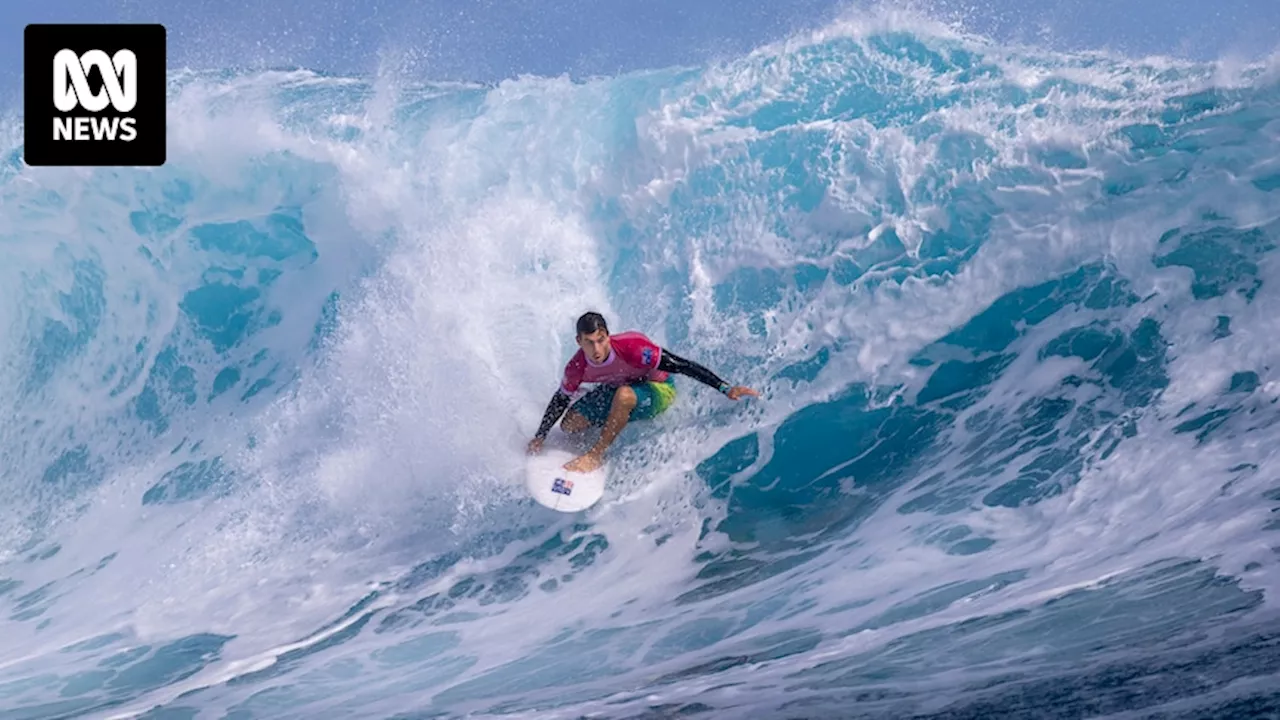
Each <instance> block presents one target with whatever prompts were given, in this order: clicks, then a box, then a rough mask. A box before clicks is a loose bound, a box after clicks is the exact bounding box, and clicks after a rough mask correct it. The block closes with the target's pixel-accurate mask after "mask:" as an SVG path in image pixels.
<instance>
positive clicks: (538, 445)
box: [527, 437, 542, 455]
mask: <svg viewBox="0 0 1280 720" xmlns="http://www.w3.org/2000/svg"><path fill="white" fill-rule="evenodd" d="M527 452H528V453H529V454H530V455H537V454H538V453H540V452H542V438H538V437H536V438H534V439H532V440H530V441H529V447H528V450H527Z"/></svg>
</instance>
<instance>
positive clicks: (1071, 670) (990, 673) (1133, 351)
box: [0, 19, 1280, 719]
mask: <svg viewBox="0 0 1280 720" xmlns="http://www.w3.org/2000/svg"><path fill="white" fill-rule="evenodd" d="M169 107H170V116H169V123H170V138H169V162H168V164H167V165H166V166H164V167H163V168H157V169H97V170H90V169H74V168H34V169H33V168H26V167H25V166H24V165H23V164H22V163H21V147H18V146H16V145H15V144H14V142H15V141H13V140H11V141H10V143H9V145H8V149H7V150H6V160H5V162H4V164H3V166H0V208H3V212H0V254H2V259H3V262H0V327H2V328H3V332H4V334H3V350H4V353H3V356H2V357H3V362H2V363H0V389H2V390H0V399H2V400H3V403H4V405H3V408H2V409H3V413H4V416H5V418H6V421H5V422H4V423H3V424H0V453H2V454H3V468H4V471H3V475H2V476H0V478H2V479H0V497H3V499H4V510H3V511H2V512H0V634H2V636H3V638H4V641H3V642H4V652H3V653H2V654H0V716H2V717H5V718H10V717H12V718H45V717H73V716H92V717H146V718H194V717H213V718H223V717H226V718H283V717H298V718H313V717H378V718H406V719H407V718H435V717H440V718H448V717H463V716H466V717H506V718H533V717H538V718H579V717H591V718H596V717H600V718H605V717H608V718H614V717H616V718H668V717H716V718H720V717H731V718H797V717H802V718H830V717H903V716H922V717H947V718H967V717H975V718H977V717H991V716H1000V717H1046V716H1047V717H1071V718H1079V717H1103V716H1116V717H1146V716H1153V715H1154V716H1159V717H1223V716H1228V715H1233V714H1234V715H1248V714H1250V713H1254V714H1258V713H1264V712H1270V713H1275V712H1277V711H1278V710H1280V692H1277V689H1276V688H1277V687H1280V684H1278V682H1280V677H1278V674H1280V652H1277V651H1276V638H1277V636H1278V635H1277V633H1280V623H1278V622H1277V615H1276V604H1275V597H1276V593H1277V591H1280V572H1278V571H1277V561H1278V560H1280V557H1278V553H1280V536H1278V535H1277V530H1280V520H1277V519H1276V518H1277V515H1276V513H1277V512H1280V481H1277V480H1276V477H1277V470H1280V458H1278V457H1277V448H1278V447H1280V426H1278V425H1277V423H1278V422H1280V404H1277V399H1278V398H1280V382H1277V381H1278V380H1280V378H1278V376H1277V370H1276V369H1274V368H1275V367H1276V366H1277V362H1278V361H1280V350H1277V347H1278V346H1277V345H1276V343H1275V342H1274V341H1273V340H1272V338H1273V337H1275V336H1274V335H1273V331H1278V332H1280V324H1278V322H1277V320H1276V318H1277V317H1280V313H1278V312H1277V310H1278V309H1280V294H1278V292H1277V284H1276V282H1275V280H1276V279H1277V278H1278V277H1280V267H1278V266H1277V262H1278V259H1277V258H1280V255H1278V254H1277V253H1276V246H1277V242H1280V160H1277V158H1280V75H1278V74H1277V72H1276V69H1275V67H1274V65H1270V66H1269V65H1265V64H1264V65H1258V66H1229V65H1225V64H1219V65H1207V64H1189V63H1182V62H1176V61H1172V60H1161V59H1145V60H1141V61H1138V60H1130V59H1123V58H1117V57H1109V56H1105V55H1072V56H1067V55H1061V54H1052V53H1048V52H1042V51H1038V50H1036V49H1035V48H1026V47H1023V48H1014V47H1005V46H999V45H995V44H992V43H990V42H987V41H985V40H983V39H981V38H975V37H967V36H958V35H955V34H953V33H950V32H947V31H945V30H943V29H940V28H938V27H935V26H933V25H930V24H928V23H924V22H915V21H907V20H901V19H897V20H883V21H879V20H878V21H875V22H868V23H867V24H865V25H837V26H833V27H830V28H828V29H827V30H825V31H823V32H821V33H815V34H812V35H806V36H802V37H796V38H793V39H792V40H789V41H787V42H785V43H780V44H778V45H774V46H769V47H765V48H761V49H759V50H758V51H756V52H754V53H752V54H750V55H748V56H743V57H737V58H730V59H726V60H724V61H723V62H721V63H720V64H718V65H714V66H707V67H690V68H668V69H659V70H654V71H650V72H644V73H633V74H627V75H622V76H619V77H614V78H605V79H596V80H589V81H571V80H570V79H568V78H537V77H524V78H520V79H513V80H510V81H507V82H504V83H502V84H499V85H496V86H469V85H456V84H454V85H431V84H428V85H423V84H421V83H419V82H416V81H411V80H410V79H409V78H406V77H403V76H400V75H397V74H395V73H386V74H383V75H379V76H375V77H369V78H336V77H324V76H320V75H316V74H314V73H311V72H307V71H291V72H275V73H259V74H236V73H230V72H226V73H193V72H182V73H176V74H175V75H173V77H172V78H171V81H170V105H169ZM4 136H5V137H8V138H17V137H19V136H20V133H19V132H18V126H16V125H15V124H14V123H13V122H10V123H9V126H8V127H7V128H6V132H5V133H4ZM587 309H595V310H599V311H602V312H604V313H605V314H606V315H607V316H608V317H609V318H610V320H611V321H612V323H613V326H614V327H615V329H624V328H637V329H641V330H643V331H645V332H647V333H649V334H650V335H651V336H652V337H654V338H655V339H658V340H659V341H660V342H662V343H664V344H666V345H669V346H670V347H672V348H673V349H677V351H679V352H681V354H683V355H686V356H688V357H692V358H695V359H698V360H699V361H701V362H704V363H706V364H707V365H709V366H711V367H713V368H714V369H716V370H717V372H719V373H720V374H722V375H724V376H726V377H728V378H729V379H731V380H733V381H734V382H736V383H740V384H745V385H749V386H752V387H755V388H757V389H759V390H761V392H762V393H763V395H764V397H762V398H761V399H759V400H755V399H749V400H744V401H741V402H738V403H733V402H730V401H727V400H726V399H725V398H723V397H722V396H719V395H717V394H716V393H714V392H712V391H710V390H708V389H706V388H703V387H701V386H698V385H697V384H696V383H695V382H693V381H691V380H688V379H684V380H677V387H678V389H679V393H680V398H679V401H678V402H677V404H676V405H675V406H674V407H673V408H672V410H670V411H669V412H668V413H666V414H665V415H664V416H662V418H660V419H659V420H657V421H655V422H649V423H643V424H636V425H634V426H632V427H630V428H628V429H627V431H626V433H624V435H623V437H622V438H621V439H620V440H619V442H618V443H617V445H616V446H615V448H614V453H613V455H612V466H611V467H612V471H611V472H612V474H611V485H610V490H609V493H608V494H607V495H606V497H605V499H604V501H602V503H601V504H599V505H597V506H596V507H594V508H592V509H591V510H590V511H588V512H586V513H583V514H580V515H576V516H565V515H560V514H555V513H551V512H549V511H545V510H543V509H540V508H538V507H536V506H534V505H533V504H532V503H531V502H530V501H529V500H528V499H527V498H526V497H525V495H524V494H523V492H522V490H521V485H520V483H521V469H522V455H521V450H522V448H523V445H524V443H525V442H526V441H527V439H528V437H529V436H530V435H531V434H532V432H533V430H534V428H536V426H537V423H538V420H539V419H540V417H541V413H542V411H543V408H544V407H545V404H546V402H547V400H548V399H549V398H550V394H551V392H552V391H553V390H554V389H555V387H556V384H557V382H558V373H559V371H560V368H561V367H562V366H563V363H564V361H565V360H566V359H567V358H568V357H569V355H570V354H571V352H572V351H573V350H574V349H575V348H574V346H573V344H572V336H571V333H572V323H573V320H574V319H575V318H576V317H577V316H578V315H579V314H580V313H581V312H583V311H585V310H587Z"/></svg>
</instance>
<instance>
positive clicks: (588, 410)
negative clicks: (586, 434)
mask: <svg viewBox="0 0 1280 720" xmlns="http://www.w3.org/2000/svg"><path fill="white" fill-rule="evenodd" d="M613 391H614V388H613V387H611V386H609V385H600V386H598V387H596V388H594V389H593V390H591V392H589V393H587V394H586V395H583V396H582V397H580V398H578V401H577V402H575V403H574V404H573V405H571V406H569V409H568V411H566V412H565V414H564V419H563V420H561V421H560V428H561V429H562V430H564V431H565V432H567V433H573V432H582V431H583V430H586V429H587V428H589V427H591V426H593V425H594V426H596V427H600V426H601V425H604V422H605V420H606V419H607V418H608V417H609V409H610V408H611V407H612V406H613Z"/></svg>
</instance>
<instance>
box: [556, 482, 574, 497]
mask: <svg viewBox="0 0 1280 720" xmlns="http://www.w3.org/2000/svg"><path fill="white" fill-rule="evenodd" d="M551 492H553V493H560V494H561V495H572V494H573V481H572V480H565V479H564V478H556V481H555V482H553V483H551Z"/></svg>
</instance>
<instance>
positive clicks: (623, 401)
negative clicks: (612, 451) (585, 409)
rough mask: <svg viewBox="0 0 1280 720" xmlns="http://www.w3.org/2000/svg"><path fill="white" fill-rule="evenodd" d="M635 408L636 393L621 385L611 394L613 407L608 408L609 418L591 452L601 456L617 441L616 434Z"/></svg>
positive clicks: (620, 430) (625, 424)
mask: <svg viewBox="0 0 1280 720" xmlns="http://www.w3.org/2000/svg"><path fill="white" fill-rule="evenodd" d="M635 406H636V391H635V390H632V389H631V386H629V385H623V386H622V387H620V388H618V389H617V391H615V392H614V393H613V405H612V406H611V407H610V408H609V417H608V418H606V419H605V421H604V429H603V430H601V431H600V439H599V440H597V441H596V444H595V447H593V448H591V452H592V453H593V454H595V455H598V456H603V455H604V451H605V450H607V449H608V448H609V446H610V445H612V444H613V441H614V440H615V439H617V437H618V433H620V432H622V428H624V427H626V426H627V421H628V420H630V419H631V410H632V409H633V408H635Z"/></svg>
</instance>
